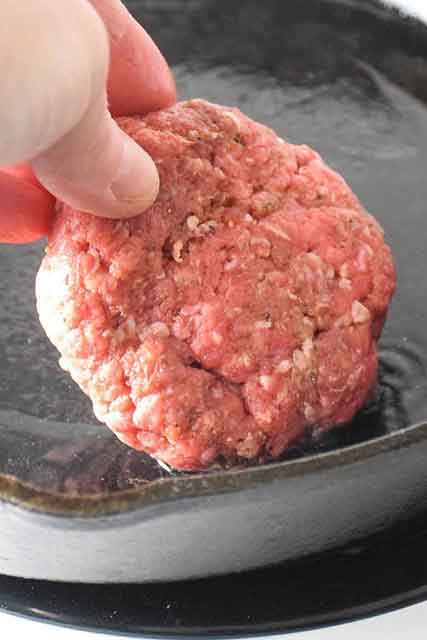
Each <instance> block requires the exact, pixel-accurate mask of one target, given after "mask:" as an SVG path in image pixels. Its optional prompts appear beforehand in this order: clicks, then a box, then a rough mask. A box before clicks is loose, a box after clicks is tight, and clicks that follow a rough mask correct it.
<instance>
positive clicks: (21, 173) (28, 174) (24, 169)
mask: <svg viewBox="0 0 427 640" xmlns="http://www.w3.org/2000/svg"><path fill="white" fill-rule="evenodd" d="M0 171H3V173H7V174H8V175H9V176H15V178H21V179H22V180H24V181H25V182H29V183H31V184H34V185H36V186H37V187H39V188H40V189H44V187H43V186H42V184H41V182H40V180H38V179H37V178H36V176H35V175H34V171H33V170H32V168H31V165H30V164H28V163H26V162H21V163H20V164H13V165H7V166H4V167H1V168H0Z"/></svg>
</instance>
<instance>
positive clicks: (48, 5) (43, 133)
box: [0, 0, 158, 217]
mask: <svg viewBox="0 0 427 640" xmlns="http://www.w3.org/2000/svg"><path fill="white" fill-rule="evenodd" d="M34 25H37V28H35V27H34ZM23 41H24V42H26V43H27V47H26V51H27V52H28V53H27V54H26V55H23V48H22V42H23ZM0 53H1V54H2V55H1V56H0V72H1V73H0V75H1V78H2V84H1V97H2V100H1V101H0V130H1V131H2V136H1V138H0V165H1V164H11V163H16V162H22V161H29V160H30V161H31V163H32V166H33V169H34V173H35V174H36V176H37V178H38V179H39V180H40V182H41V183H42V184H43V185H44V186H45V187H46V188H47V189H48V190H49V191H50V192H51V193H53V194H54V195H55V196H56V197H57V198H59V199H61V200H64V201H66V202H67V203H69V204H70V205H72V206H73V207H76V208H79V209H82V210H84V211H89V212H91V213H95V214H99V215H103V216H108V217H127V216H132V215H136V214H138V213H141V212H142V211H143V210H144V209H146V208H147V207H148V206H150V205H151V204H152V202H153V201H154V199H155V197H156V195H157V191H158V174H157V170H156V167H155V165H154V163H153V161H152V160H151V158H150V157H149V156H148V155H147V154H146V153H145V151H143V149H141V148H140V147H139V146H138V145H137V144H136V143H135V142H134V141H133V140H131V139H130V138H128V137H127V136H126V135H125V134H124V133H123V132H122V131H121V130H120V129H119V127H118V126H117V124H116V123H115V122H114V120H113V119H112V118H111V116H110V114H109V112H108V108H107V97H106V85H107V76H108V68H109V39H108V35H107V32H106V29H105V27H104V24H103V22H102V20H101V18H100V17H99V16H98V14H97V13H96V11H95V10H94V9H93V7H92V6H91V5H90V4H89V2H87V0H73V1H72V2H69V0H32V1H31V2H30V3H20V2H18V3H17V2H16V0H1V2H0Z"/></svg>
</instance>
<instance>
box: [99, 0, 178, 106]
mask: <svg viewBox="0 0 427 640" xmlns="http://www.w3.org/2000/svg"><path fill="white" fill-rule="evenodd" d="M91 3H92V5H93V6H94V7H95V9H96V10H97V11H98V13H99V15H100V16H101V18H102V19H103V21H104V24H105V26H106V28H107V30H108V33H109V36H110V55H111V59H110V71H109V76H108V99H109V107H110V111H111V113H112V114H113V115H114V116H121V115H133V114H144V113H149V112H150V111H156V110H158V109H164V108H166V107H169V106H171V105H172V104H173V103H174V102H175V100H176V87H175V81H174V79H173V76H172V73H171V71H170V69H169V66H168V64H167V62H166V60H165V59H164V57H163V56H162V54H161V53H160V51H159V49H158V48H157V46H156V45H155V44H154V42H153V41H152V39H151V38H150V36H149V35H148V33H147V32H146V31H145V30H144V29H143V28H142V26H141V25H140V24H139V23H138V22H137V21H136V20H135V19H134V18H133V17H132V16H131V14H130V13H129V11H128V10H127V9H126V7H125V6H124V5H123V3H122V2H120V1H119V0H91Z"/></svg>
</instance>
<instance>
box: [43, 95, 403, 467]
mask: <svg viewBox="0 0 427 640" xmlns="http://www.w3.org/2000/svg"><path fill="white" fill-rule="evenodd" d="M119 122H120V125H121V126H122V128H123V129H124V130H125V131H126V132H127V133H128V134H130V135H131V136H132V137H133V138H134V139H135V140H136V141H137V142H138V143H140V144H141V145H142V146H143V147H144V148H145V149H146V150H147V151H148V152H149V153H150V154H151V156H152V157H153V158H154V160H155V162H156V164H157V167H158V170H159V173H160V178H161V190H160V194H159V197H158V199H157V201H156V203H155V204H154V205H153V206H152V207H151V209H150V210H149V211H147V212H146V213H144V214H142V215H140V216H138V217H136V218H133V219H131V220H127V221H120V222H117V221H114V220H108V219H101V218H96V217H94V216H91V215H89V214H86V213H81V212H78V211H74V210H72V209H70V208H69V207H67V206H61V207H59V211H58V214H57V216H56V221H55V224H54V227H53V231H52V234H51V236H50V238H49V245H48V248H47V251H46V256H45V257H44V259H43V262H42V265H41V267H40V271H39V273H38V277H37V300H38V311H39V315H40V319H41V322H42V324H43V326H44V328H45V330H46V332H47V334H48V336H49V338H50V339H51V341H52V342H53V344H54V345H56V347H57V348H58V349H59V351H60V352H61V355H62V358H61V364H62V366H63V367H64V369H66V370H68V371H69V372H70V374H71V376H72V377H73V379H74V380H75V381H76V382H77V383H78V384H79V385H80V387H81V388H82V389H83V391H84V392H85V393H86V394H88V396H89V397H90V398H91V400H92V402H93V406H94V411H95V414H96V416H97V417H98V418H99V420H101V421H103V422H105V423H106V424H107V425H108V426H109V427H110V428H111V429H112V430H113V431H114V432H115V433H116V434H117V436H118V437H119V438H120V439H121V440H122V441H123V442H125V443H126V444H128V445H130V446H131V447H134V448H136V449H140V450H143V451H146V452H148V453H149V454H151V455H152V456H154V457H156V458H157V459H159V460H162V461H164V462H166V463H168V464H169V465H171V466H172V467H175V468H177V469H205V468H209V467H210V466H212V465H214V464H216V463H218V462H221V463H222V464H224V465H226V466H232V465H234V464H241V463H242V462H248V461H249V462H262V461H265V460H268V459H271V458H277V457H278V456H280V454H282V453H283V451H284V450H286V448H287V447H289V445H291V444H292V443H293V442H295V440H297V439H298V438H300V437H301V436H302V435H303V434H306V433H310V431H313V430H316V432H319V431H323V430H327V429H330V428H332V427H333V426H335V425H339V424H342V423H344V422H346V421H348V420H350V419H351V418H352V417H353V416H354V414H355V412H356V411H357V410H358V409H359V408H360V407H362V406H363V404H364V403H365V402H366V400H367V398H368V396H369V393H370V392H371V390H372V387H373V385H374V384H375V381H376V375H377V349H376V341H377V339H378V337H379V334H380V332H381V328H382V326H383V323H384V319H385V315H386V312H387V307H388V305H389V303H390V299H391V296H392V294H393V291H394V287H395V271H394V266H393V261H392V257H391V253H390V250H389V248H388V246H387V245H386V244H385V242H384V239H383V231H382V229H381V228H380V226H379V225H378V223H377V222H376V221H375V220H374V219H373V218H372V217H371V216H370V215H369V214H368V213H367V212H366V211H365V209H364V208H363V207H362V205H361V204H360V202H359V201H358V199H357V198H356V196H355V195H354V194H353V193H352V191H351V190H350V188H349V187H348V186H347V184H346V183H345V181H344V180H343V179H342V178H341V177H340V176H339V175H337V174H336V173H335V172H334V171H332V170H331V169H329V168H328V167H327V166H326V165H325V164H324V162H323V161H322V159H321V158H320V157H319V155H318V154H317V153H316V152H315V151H313V150H312V149H310V148H308V147H307V146H294V145H291V144H288V143H287V142H284V141H283V140H281V139H279V138H278V137H277V136H276V135H275V133H274V132H273V131H271V130H270V129H267V128H266V127H264V126H262V125H260V124H258V123H256V122H253V121H252V120H250V119H249V118H247V117H246V116H244V115H243V114H242V113H241V112H240V111H239V110H237V109H231V108H226V107H220V106H216V105H213V104H209V103H207V102H204V101H201V100H192V101H190V102H184V103H181V104H178V105H176V106H175V107H173V108H171V109H168V110H166V111H161V112H158V113H153V114H151V115H149V116H147V117H135V118H124V119H121V120H120V121H119Z"/></svg>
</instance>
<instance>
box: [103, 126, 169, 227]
mask: <svg viewBox="0 0 427 640" xmlns="http://www.w3.org/2000/svg"><path fill="white" fill-rule="evenodd" d="M121 134H122V136H123V145H124V147H123V155H122V160H121V164H120V168H119V171H118V174H117V177H116V179H115V181H114V182H113V183H112V185H111V190H112V192H113V194H114V196H115V197H116V198H117V200H118V201H119V202H120V203H122V204H123V215H126V214H127V213H129V211H130V212H132V213H134V215H137V213H139V212H141V213H142V212H143V211H145V210H146V209H148V207H150V206H151V205H152V204H153V202H154V201H155V199H156V198H157V194H158V192H159V174H158V171H157V168H156V165H155V164H154V162H153V160H152V159H151V158H150V156H149V155H148V153H147V152H146V151H144V149H142V148H141V147H140V146H139V145H138V144H137V143H136V142H135V141H134V140H132V138H130V137H129V136H127V135H126V134H125V133H124V132H121Z"/></svg>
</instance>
